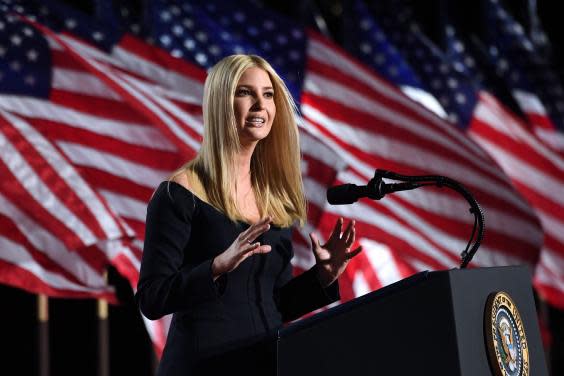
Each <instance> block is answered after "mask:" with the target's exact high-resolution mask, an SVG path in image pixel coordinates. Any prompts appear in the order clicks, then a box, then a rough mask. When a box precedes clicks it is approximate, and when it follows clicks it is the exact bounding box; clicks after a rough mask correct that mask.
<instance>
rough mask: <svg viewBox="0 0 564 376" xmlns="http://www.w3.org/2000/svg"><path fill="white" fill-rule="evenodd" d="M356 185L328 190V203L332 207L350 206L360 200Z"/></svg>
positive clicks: (339, 186)
mask: <svg viewBox="0 0 564 376" xmlns="http://www.w3.org/2000/svg"><path fill="white" fill-rule="evenodd" d="M355 188H357V187H356V185H354V184H344V185H337V186H335V187H331V188H329V189H328V190H327V202H329V203H330V204H331V205H348V204H352V203H353V202H356V200H358V195H357V192H356V189H355Z"/></svg>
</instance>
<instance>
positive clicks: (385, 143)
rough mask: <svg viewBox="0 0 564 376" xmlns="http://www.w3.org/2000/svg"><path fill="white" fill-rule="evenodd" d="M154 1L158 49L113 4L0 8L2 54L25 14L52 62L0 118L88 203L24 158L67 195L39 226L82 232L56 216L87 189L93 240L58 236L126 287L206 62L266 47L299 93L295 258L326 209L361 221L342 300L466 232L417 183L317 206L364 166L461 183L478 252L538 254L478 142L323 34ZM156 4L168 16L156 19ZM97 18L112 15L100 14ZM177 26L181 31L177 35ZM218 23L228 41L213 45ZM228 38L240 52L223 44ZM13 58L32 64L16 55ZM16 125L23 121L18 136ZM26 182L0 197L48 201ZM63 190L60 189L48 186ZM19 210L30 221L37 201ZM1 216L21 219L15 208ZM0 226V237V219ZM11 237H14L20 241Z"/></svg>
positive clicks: (455, 210) (305, 256) (535, 230)
mask: <svg viewBox="0 0 564 376" xmlns="http://www.w3.org/2000/svg"><path fill="white" fill-rule="evenodd" d="M10 3H11V2H10ZM155 3H158V7H156V8H150V11H147V14H148V16H149V17H150V20H152V21H151V22H147V23H144V25H145V27H146V28H147V30H145V32H148V33H149V34H150V35H146V36H145V37H147V38H149V39H152V40H153V42H154V43H155V44H159V46H154V45H151V44H148V43H147V42H146V41H145V40H141V39H140V38H137V37H135V36H133V35H131V34H127V33H126V34H123V35H121V34H119V38H117V37H116V34H115V33H116V32H115V30H114V29H113V25H114V22H113V21H114V20H116V19H118V18H119V17H117V16H115V15H105V16H101V17H100V19H98V20H94V19H92V18H91V17H86V16H85V15H80V14H78V13H77V12H71V11H70V10H67V9H66V8H65V7H63V6H61V5H58V6H57V7H53V6H51V4H52V2H47V3H45V4H49V6H47V5H42V6H39V7H38V8H37V9H32V10H30V9H25V8H22V9H20V11H19V12H18V9H16V8H14V7H10V9H7V7H6V9H2V10H3V14H4V15H5V17H10V18H11V19H12V21H10V23H8V21H6V22H5V24H6V25H10V26H9V28H10V30H11V32H9V33H4V31H5V29H2V30H0V31H2V35H3V37H2V39H1V41H2V42H1V43H2V48H3V50H0V51H7V50H8V48H9V49H10V53H14V54H16V53H19V54H20V55H21V54H23V55H25V54H27V53H29V50H28V49H25V48H22V47H21V44H20V45H18V44H14V45H12V44H11V43H12V40H11V38H12V35H17V36H19V38H20V39H22V40H23V41H27V39H26V38H31V36H27V34H26V32H24V31H23V30H24V29H25V28H26V27H28V28H29V29H30V30H32V31H33V33H34V34H33V36H34V37H35V38H37V40H36V41H34V42H32V43H30V44H29V45H30V46H31V45H36V44H38V43H39V41H40V40H43V43H45V48H44V49H43V50H42V51H37V53H38V54H39V52H41V56H42V58H43V59H44V60H42V61H44V63H42V64H41V65H40V66H41V67H44V66H46V67H48V72H49V74H48V75H40V76H37V77H36V78H35V79H36V80H39V79H40V78H41V79H48V81H47V82H45V83H44V85H43V86H42V87H43V88H45V89H44V91H41V92H40V91H39V90H31V89H30V90H27V91H24V90H23V88H25V87H26V86H25V81H22V82H20V84H19V85H18V87H20V90H22V91H20V92H17V93H14V92H13V91H10V90H8V89H6V88H5V87H4V86H2V90H1V92H2V94H1V95H0V109H1V110H2V111H3V113H2V114H3V115H4V114H7V116H8V119H9V120H8V121H6V123H8V124H9V126H10V127H14V124H13V123H14V122H16V120H13V119H16V118H17V119H22V121H24V122H25V123H26V124H28V125H29V128H31V129H33V130H35V131H36V132H37V134H39V135H41V136H42V138H43V139H45V140H46V141H48V142H49V143H50V144H51V145H52V147H53V149H54V150H55V151H56V152H57V153H58V155H60V156H61V159H62V160H64V161H66V163H67V165H65V166H69V167H68V168H66V169H62V168H52V169H51V170H49V171H51V172H50V173H51V175H55V174H57V173H59V172H61V173H62V172H67V171H68V170H71V171H76V176H77V178H76V179H79V178H80V182H81V183H82V184H83V185H84V186H85V187H87V188H85V189H87V192H91V195H92V196H93V197H95V199H96V200H97V201H96V200H94V199H89V200H86V199H83V198H82V197H83V196H82V195H83V194H84V193H82V191H81V192H78V190H79V187H77V186H76V185H71V184H70V183H66V181H65V184H63V183H62V182H61V180H62V179H58V180H55V181H53V180H49V179H48V178H49V177H50V176H51V175H49V174H46V173H45V172H44V171H45V170H44V169H43V166H44V165H45V164H46V162H42V160H41V159H38V160H36V159H37V158H34V159H33V161H32V162H35V163H38V164H37V165H34V170H35V171H37V172H36V175H37V176H38V178H36V179H35V180H31V181H32V182H33V183H34V187H35V185H38V186H44V187H46V188H45V189H47V188H48V190H49V191H51V192H52V194H51V195H52V196H56V197H58V198H59V201H62V200H63V199H68V198H70V199H69V202H67V201H63V203H64V204H63V205H60V206H57V208H58V210H54V211H53V212H48V214H49V215H48V216H47V215H45V216H44V217H45V218H43V220H42V224H43V225H44V226H46V229H47V230H46V231H49V232H50V233H51V235H52V237H53V238H56V239H59V240H60V241H61V239H63V240H64V239H65V238H64V237H63V235H65V234H64V233H63V234H60V231H62V230H59V227H61V228H63V230H66V231H67V232H71V234H74V233H75V232H79V229H78V227H77V229H75V227H72V229H71V230H72V231H70V230H67V228H66V226H65V225H66V222H67V221H66V220H67V218H71V217H69V216H67V215H65V216H64V217H63V219H59V220H56V219H57V218H58V217H57V215H59V216H61V214H60V213H59V212H58V211H59V210H63V208H69V207H70V209H67V210H69V211H71V209H72V212H73V213H75V212H77V213H78V210H83V211H90V212H92V211H94V210H93V209H90V206H88V205H91V201H96V202H100V205H101V206H102V208H103V209H104V211H103V212H97V211H96V212H95V213H92V214H91V213H86V214H84V215H85V217H83V216H82V215H81V214H80V215H79V214H75V216H74V217H76V218H77V219H79V220H81V221H83V222H84V221H86V220H85V219H84V218H88V219H90V221H89V222H88V225H89V226H93V227H95V226H97V227H95V229H96V231H97V232H94V230H90V231H91V232H93V233H94V234H96V235H97V236H98V237H97V238H92V239H90V238H89V240H90V242H89V243H88V244H87V245H88V246H89V248H88V247H87V248H84V247H79V246H77V245H76V244H75V243H68V245H67V244H65V245H67V247H68V249H69V250H70V251H69V253H73V252H75V253H76V254H77V255H78V256H80V258H82V259H84V260H87V257H88V255H90V254H94V255H97V257H99V258H98V260H99V261H100V263H101V264H103V263H104V262H113V263H114V265H116V267H117V268H118V270H119V271H120V272H122V274H124V275H125V276H126V277H127V278H128V279H129V280H130V282H131V283H132V286H135V284H136V278H137V272H138V266H139V258H140V256H141V249H142V239H143V232H144V223H143V221H144V217H145V207H146V202H147V201H148V199H149V197H150V195H151V193H152V191H153V190H154V188H155V187H156V186H157V185H158V183H159V182H160V180H163V179H165V178H166V177H167V176H168V174H169V173H170V172H171V171H172V170H174V169H175V168H177V167H178V166H180V165H181V164H182V163H183V162H185V161H186V160H188V159H189V158H191V157H192V156H193V155H194V153H195V152H196V151H197V148H198V145H199V143H200V141H201V134H202V128H201V126H202V119H201V108H200V104H201V97H202V83H203V80H204V77H205V70H204V69H205V68H206V67H208V66H209V64H213V62H215V61H217V60H218V59H220V58H221V57H222V56H225V55H226V54H230V53H232V52H234V51H235V52H255V53H258V54H261V55H263V56H265V57H267V58H268V59H269V60H270V61H271V62H272V63H273V64H274V66H275V67H276V69H277V70H279V71H280V72H281V73H282V75H283V76H284V77H285V79H286V80H287V81H288V82H289V83H290V84H291V87H292V91H293V93H294V95H296V99H297V100H298V102H299V103H300V109H301V115H302V119H301V124H300V127H301V133H302V137H301V138H302V148H303V154H304V155H303V167H304V168H303V171H304V183H305V187H306V194H307V198H308V200H309V202H310V206H309V209H310V210H309V213H310V221H309V222H308V225H307V226H306V227H305V228H304V229H297V230H296V232H295V251H296V256H297V257H296V258H295V259H294V263H295V265H296V267H297V268H296V269H297V270H303V269H306V268H308V267H309V266H311V264H312V262H313V257H312V256H311V251H310V250H309V244H308V240H307V239H308V237H307V235H306V233H307V232H308V231H310V230H315V231H317V232H318V234H322V235H326V234H328V233H329V230H330V228H332V225H333V224H334V222H335V220H336V218H337V217H338V216H345V217H348V218H351V219H356V220H357V228H358V234H359V235H360V239H358V242H359V243H360V244H362V245H363V247H364V251H363V252H362V253H361V254H360V255H359V256H357V257H356V258H355V259H354V260H353V261H352V262H351V264H350V265H349V267H348V269H347V272H346V275H344V276H343V277H342V278H341V280H340V283H341V291H342V297H343V300H347V299H351V298H353V297H355V296H358V295H361V294H363V293H366V292H368V291H371V290H374V289H376V288H378V287H380V286H384V285H387V284H389V283H392V282H394V281H397V280H398V279H401V278H403V277H405V276H408V275H410V274H412V273H414V272H416V271H418V270H422V269H448V268H451V267H453V266H456V265H457V264H458V261H459V253H460V252H461V251H462V250H463V249H464V247H465V245H466V242H467V239H468V237H469V235H470V233H471V228H472V218H471V216H470V215H468V212H467V209H468V207H467V204H466V202H465V201H464V200H463V199H461V198H460V197H458V196H456V195H455V194H452V193H451V192H448V191H442V190H438V189H431V188H429V189H421V190H419V191H412V192H404V193H399V194H396V195H395V196H391V197H386V199H384V200H383V201H380V202H377V203H375V202H369V201H363V202H360V203H357V204H355V205H354V206H349V207H347V206H340V207H332V206H328V205H327V204H326V203H325V198H324V195H325V189H326V188H327V187H328V186H330V185H334V184H340V183H343V182H350V183H356V184H365V183H366V181H367V180H368V179H370V178H371V177H372V175H373V173H374V170H375V169H376V168H383V169H388V170H392V171H397V172H400V173H405V174H444V175H449V176H450V177H452V178H454V179H456V180H458V181H460V182H462V183H463V184H465V185H466V186H467V187H468V188H469V189H471V190H472V191H473V192H474V193H475V194H476V196H477V198H478V201H479V202H480V203H481V204H482V205H483V206H484V208H485V209H486V216H487V217H486V221H487V226H488V233H487V237H486V241H485V242H484V243H483V245H482V248H481V250H480V251H479V252H478V254H477V255H476V257H475V260H474V265H475V266H488V265H505V264H516V263H529V264H534V262H535V261H536V258H537V251H538V248H539V245H540V239H541V236H542V234H541V232H540V229H539V227H538V223H537V221H536V219H535V217H534V216H533V214H532V212H531V210H530V208H529V206H528V205H527V204H526V202H525V201H524V200H523V199H522V198H521V196H519V195H518V194H517V193H516V192H515V190H514V189H513V187H512V186H511V184H510V182H509V180H508V179H507V178H506V176H505V175H504V174H503V173H502V172H501V171H500V170H499V169H497V168H496V167H495V165H494V163H493V162H492V160H491V159H490V158H489V157H488V156H487V154H485V153H484V152H483V151H482V150H481V149H480V148H479V147H477V145H476V144H475V143H474V142H473V141H471V140H470V139H469V138H468V137H467V136H466V135H465V134H464V133H463V132H461V131H459V130H457V129H454V128H453V127H452V126H451V125H450V124H448V123H446V122H445V121H444V120H442V119H440V118H439V117H437V116H436V115H435V114H433V113H431V112H429V111H428V110H426V109H425V108H424V107H422V106H421V105H419V104H417V103H415V102H414V101H412V100H411V99H409V98H408V97H406V96H405V95H404V94H403V93H402V92H401V91H400V90H398V89H397V87H396V86H394V85H393V84H391V83H389V82H388V81H387V80H385V79H383V78H382V77H380V76H378V75H376V74H374V73H373V71H372V70H371V69H369V68H367V67H366V66H364V65H363V64H361V63H360V62H358V61H357V60H356V59H354V58H352V57H351V56H350V55H349V54H347V53H345V52H344V51H343V50H342V49H340V48H339V47H337V46H336V45H335V44H334V43H332V42H330V41H328V40H326V39H325V38H323V37H321V36H319V35H317V34H316V33H314V32H311V31H307V30H305V29H303V28H301V27H299V26H298V25H296V24H294V23H292V22H290V21H288V20H286V19H284V18H282V17H280V16H279V15H276V14H274V13H272V12H270V11H268V10H266V9H262V8H260V7H257V6H256V4H245V3H244V2H239V3H237V5H234V4H232V3H231V2H227V1H225V2H223V1H206V2H197V1H193V2H190V3H186V4H189V5H186V4H180V5H178V2H172V1H171V2H155ZM150 6H152V5H150ZM104 9H106V10H108V11H112V10H113V8H111V7H106V8H104ZM9 10H10V11H15V12H16V13H19V14H23V15H26V18H25V21H24V20H21V19H19V18H17V17H14V16H11V15H9V14H7V12H8V11H9ZM163 12H168V13H164V14H165V15H164V16H163ZM166 14H168V15H166ZM122 15H123V12H122ZM194 15H197V17H195V16H194ZM172 16H174V17H172ZM133 18H135V17H133ZM250 19H252V20H258V21H257V22H253V23H252V25H253V27H255V28H256V29H252V28H250V27H249V26H248V25H249V23H246V22H244V21H245V20H250ZM49 20H57V23H51V22H50V21H49ZM107 20H110V21H112V22H110V24H109V25H106V24H105V23H104V21H107ZM204 20H205V22H204ZM135 25H138V24H133V25H132V26H135ZM178 26H182V27H181V28H179V27H178ZM12 29H13V30H12ZM134 29H135V27H134ZM53 30H56V32H54V31H53ZM137 30H138V31H139V33H141V34H142V32H143V31H144V30H143V27H139V26H138V27H137ZM174 30H177V31H176V33H179V35H178V36H176V37H174V38H173V37H172V35H176V34H173V33H174ZM164 35H169V36H170V37H171V39H170V40H171V42H170V43H163V42H162V41H163V38H162V37H163V36H164ZM218 36H219V38H224V37H225V38H228V39H229V38H231V39H229V40H228V41H227V42H225V44H221V43H220V41H219V40H218V39H217V38H218ZM222 36H223V37H222ZM227 36H229V37H227ZM167 40H168V39H167V38H164V41H167ZM190 40H192V41H193V42H190ZM212 40H213V41H216V40H217V44H216V43H215V42H214V43H212ZM196 41H198V42H200V43H196ZM212 46H213V48H212ZM223 46H227V47H223ZM229 46H233V48H235V46H240V47H241V49H237V50H231V49H229ZM249 46H250V47H249ZM160 47H162V48H164V49H166V50H167V51H168V52H167V53H165V52H164V50H163V49H161V48H160ZM250 48H252V49H250ZM175 50H176V51H177V52H174V51H175ZM214 52H217V56H216V54H215V53H214ZM198 54H200V55H198ZM32 55H33V54H32ZM43 56H44V57H43ZM17 61H18V62H19V64H20V66H24V65H25V66H26V68H25V69H28V68H27V66H28V63H27V60H24V57H21V58H20V59H19V60H17ZM194 63H197V64H198V65H197V66H196V65H195V64H194ZM9 69H10V68H9V67H3V70H2V73H3V74H4V75H9V73H10V71H9ZM22 69H23V68H22ZM20 76H23V77H25V76H24V75H20ZM38 92H39V93H40V94H41V95H38V94H37V93H38ZM3 123H4V122H3ZM2 130H4V126H3V127H2ZM27 136H28V135H27V134H22V138H26V139H27ZM40 150H42V151H43V150H44V148H40ZM20 154H22V152H21V151H20ZM4 155H7V154H6V153H5V152H4V149H3V152H2V156H4ZM34 156H37V154H34ZM24 157H28V156H27V154H26V155H24ZM46 158H47V157H42V159H46ZM30 159H31V158H30ZM39 163H42V164H39ZM17 171H19V169H18V170H17ZM27 177H28V175H26V176H25V178H27ZM14 180H15V179H14V178H12V177H9V179H3V181H14ZM22 180H23V182H21V183H19V184H20V185H19V186H16V188H12V189H11V190H10V189H8V188H9V187H8V188H6V189H4V185H2V190H0V193H1V194H3V195H7V193H5V192H8V193H10V192H11V193H12V194H23V193H21V192H24V193H25V194H26V195H27V196H26V200H24V201H25V203H24V204H21V200H18V201H15V202H17V205H15V204H14V206H15V207H17V208H19V209H20V211H23V209H25V208H26V205H32V208H35V207H38V206H40V205H48V204H51V203H52V202H53V201H52V199H51V198H50V197H51V196H44V195H43V191H42V190H38V189H36V190H37V191H38V192H39V194H36V195H35V196H34V195H32V194H31V193H29V194H28V193H26V192H27V190H26V189H24V187H22V186H23V185H24V183H26V182H27V181H28V180H25V179H23V178H22ZM62 188H68V189H67V190H66V191H64V192H60V191H59V190H57V189H62ZM88 189H89V190H88ZM14 192H15V193H14ZM34 192H35V191H34ZM76 196H78V198H81V200H78V198H76ZM21 205H23V207H22V206H21ZM73 205H75V206H76V207H74V206H73ZM87 209H88V210H87ZM26 210H27V211H26V213H27V214H28V216H29V217H31V218H32V219H33V220H35V221H37V216H36V212H35V211H32V210H30V209H26ZM6 217H7V218H8V220H11V221H12V222H14V223H19V220H18V219H17V218H15V217H14V216H13V215H12V214H9V215H6ZM74 217H72V218H74ZM110 219H111V220H112V221H113V222H112V223H115V228H116V229H117V230H116V232H115V233H112V235H111V236H110V235H108V234H107V233H106V232H103V231H102V230H100V228H101V227H102V224H97V223H98V222H101V223H104V224H105V223H110V222H107V221H110ZM61 222H62V223H61ZM68 222H70V224H72V225H76V226H78V225H79V224H80V222H76V223H75V221H68ZM90 222H92V224H90ZM32 225H33V224H30V226H32ZM48 226H52V227H56V228H55V229H51V227H48ZM118 230H119V231H118ZM0 231H2V235H3V236H4V235H5V236H9V234H5V231H4V230H3V229H2V230H0ZM57 231H59V232H57ZM76 237H78V235H73V237H72V238H73V239H74V238H76ZM22 242H23V240H22V241H21V242H16V241H14V242H13V243H14V244H15V246H19V245H20V244H22ZM2 255H4V252H3V253H2ZM79 261H80V262H82V263H86V261H84V262H83V261H82V260H79ZM63 262H68V260H67V261H63V260H61V259H59V258H55V257H53V263H55V264H57V265H58V264H61V263H63ZM12 264H14V263H12ZM18 265H19V264H17V265H13V266H14V268H17V267H18ZM73 265H74V264H73ZM77 265H79V264H77ZM20 268H21V266H20ZM8 282H9V281H8ZM19 286H20V287H25V286H22V285H21V284H20V285H19ZM32 291H36V290H32ZM147 325H148V330H149V331H150V334H151V335H152V338H153V340H154V342H155V347H156V348H157V350H159V349H162V346H163V345H164V338H165V337H166V327H167V322H166V320H165V322H164V323H162V322H161V323H158V322H157V323H155V322H151V323H149V322H147Z"/></svg>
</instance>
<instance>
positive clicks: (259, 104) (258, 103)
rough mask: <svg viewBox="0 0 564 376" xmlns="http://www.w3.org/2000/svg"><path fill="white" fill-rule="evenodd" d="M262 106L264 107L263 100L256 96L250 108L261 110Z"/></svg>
mask: <svg viewBox="0 0 564 376" xmlns="http://www.w3.org/2000/svg"><path fill="white" fill-rule="evenodd" d="M263 108H264V100H263V99H262V98H261V97H257V98H256V99H255V103H253V106H252V108H251V109H253V110H255V111H256V110H262V109H263Z"/></svg>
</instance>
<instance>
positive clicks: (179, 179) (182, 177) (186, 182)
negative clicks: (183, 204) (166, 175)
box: [170, 171, 193, 192]
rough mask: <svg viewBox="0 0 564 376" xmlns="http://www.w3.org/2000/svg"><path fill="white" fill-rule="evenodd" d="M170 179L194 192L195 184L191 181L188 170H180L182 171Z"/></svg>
mask: <svg viewBox="0 0 564 376" xmlns="http://www.w3.org/2000/svg"><path fill="white" fill-rule="evenodd" d="M170 180H172V181H173V182H175V183H177V184H180V185H181V186H183V187H184V188H186V189H187V190H189V191H190V192H193V188H192V185H193V184H191V183H190V179H189V178H188V172H187V171H183V172H180V173H178V174H176V175H174V176H173V177H172V178H171V179H170Z"/></svg>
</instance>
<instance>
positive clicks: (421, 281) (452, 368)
mask: <svg viewBox="0 0 564 376" xmlns="http://www.w3.org/2000/svg"><path fill="white" fill-rule="evenodd" d="M530 280H531V279H530V274H529V271H528V269H527V267H524V266H509V267H492V268H478V269H464V270H458V269H456V270H448V271H437V272H421V273H418V274H415V275H413V276H411V277H409V278H406V279H404V280H401V281H399V282H397V283H394V284H392V285H389V286H387V287H385V288H382V289H380V290H377V291H374V292H371V293H369V294H366V295H364V296H362V297H359V298H356V299H354V300H351V301H349V302H346V303H344V304H341V305H339V306H337V307H334V308H331V309H328V310H327V311H324V312H321V313H319V314H317V315H314V316H311V317H309V318H306V319H303V320H301V321H297V322H295V323H292V324H290V325H287V326H285V327H283V328H281V329H279V330H278V332H277V333H276V334H275V335H274V338H270V339H269V340H268V341H266V342H261V343H257V344H255V345H254V346H249V347H247V348H246V349H240V350H238V351H237V353H236V355H235V356H234V357H232V358H231V360H233V359H237V360H238V362H240V364H241V365H242V369H244V370H245V372H246V374H249V373H250V374H253V375H254V374H261V375H267V374H270V375H277V376H300V375H304V376H305V375H307V376H311V375H323V376H333V375H335V376H337V375H338V376H343V375H434V376H440V375H445V376H447V375H448V376H456V375H463V376H479V375H495V373H494V371H493V368H492V367H491V366H490V360H489V358H488V339H487V335H486V334H487V332H488V330H489V329H488V328H487V317H488V313H487V311H488V308H489V307H487V306H486V304H487V302H488V297H490V295H491V294H492V293H496V292H499V291H504V292H506V293H507V294H508V295H509V296H510V297H511V299H512V300H513V302H514V303H515V306H516V307H517V309H518V314H519V316H520V318H521V321H522V324H523V327H524V333H525V336H526V342H527V350H528V368H529V374H530V375H534V376H537V375H541V376H542V375H547V374H548V373H547V368H546V363H545V358H544V352H543V349H542V344H541V338H540V334H539V328H538V322H537V317H536V313H535V305H534V300H533V294H532V287H531V282H530ZM494 361H495V360H494ZM223 364H230V365H231V366H230V369H231V370H233V368H232V367H233V366H235V362H232V361H227V362H225V363H223ZM235 368H236V367H235ZM255 372H256V373H255ZM516 374H521V373H516Z"/></svg>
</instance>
